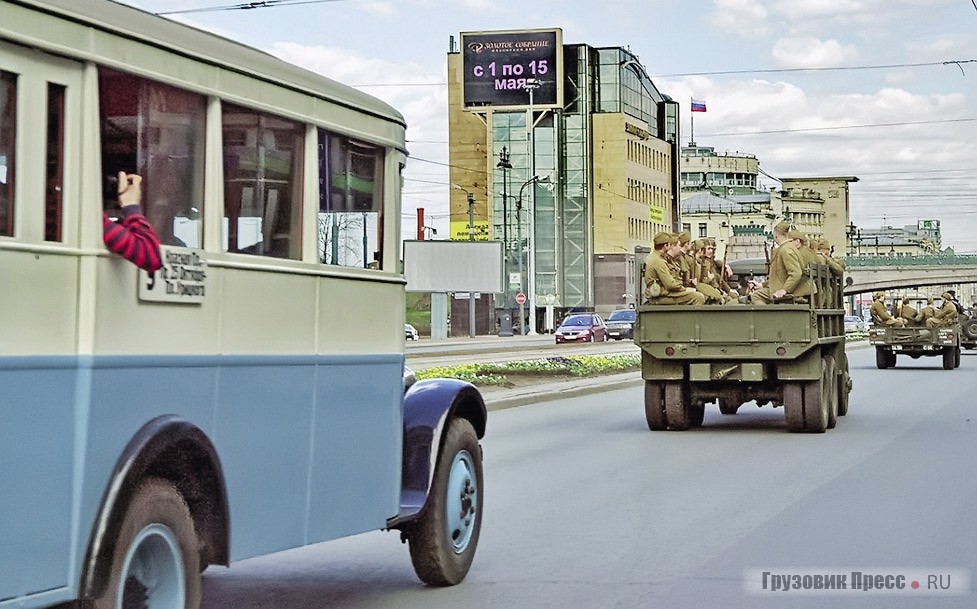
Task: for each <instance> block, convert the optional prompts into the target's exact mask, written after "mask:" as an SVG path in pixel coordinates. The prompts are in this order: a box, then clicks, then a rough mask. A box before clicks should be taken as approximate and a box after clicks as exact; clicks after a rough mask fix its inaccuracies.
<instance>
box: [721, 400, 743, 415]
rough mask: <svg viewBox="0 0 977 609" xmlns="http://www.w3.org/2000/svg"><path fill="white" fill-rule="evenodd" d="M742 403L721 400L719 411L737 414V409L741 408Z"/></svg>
mask: <svg viewBox="0 0 977 609" xmlns="http://www.w3.org/2000/svg"><path fill="white" fill-rule="evenodd" d="M740 406H741V404H733V403H732V402H723V401H722V400H720V402H719V412H721V413H723V414H727V415H730V414H736V411H738V410H739V409H740Z"/></svg>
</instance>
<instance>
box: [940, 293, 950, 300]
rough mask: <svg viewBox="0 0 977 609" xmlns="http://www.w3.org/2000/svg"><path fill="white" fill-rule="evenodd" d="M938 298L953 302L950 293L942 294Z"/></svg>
mask: <svg viewBox="0 0 977 609" xmlns="http://www.w3.org/2000/svg"><path fill="white" fill-rule="evenodd" d="M940 298H942V299H943V300H953V296H952V295H951V294H950V292H943V293H942V294H940Z"/></svg>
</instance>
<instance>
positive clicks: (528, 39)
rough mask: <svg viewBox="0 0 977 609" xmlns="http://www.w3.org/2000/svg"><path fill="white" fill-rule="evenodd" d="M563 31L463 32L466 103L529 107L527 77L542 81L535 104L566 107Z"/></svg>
mask: <svg viewBox="0 0 977 609" xmlns="http://www.w3.org/2000/svg"><path fill="white" fill-rule="evenodd" d="M562 38H563V37H562V35H561V31H560V30H558V29H555V30H522V31H505V32H462V34H461V45H462V54H463V55H462V57H463V59H462V63H463V66H464V70H465V81H464V88H465V107H466V108H474V107H484V106H493V107H498V106H527V105H528V104H529V90H528V89H527V87H526V81H527V79H536V81H538V83H539V86H538V87H537V88H536V89H534V90H533V105H535V106H540V107H547V106H549V107H553V106H561V105H562V99H561V97H562V93H563V41H562Z"/></svg>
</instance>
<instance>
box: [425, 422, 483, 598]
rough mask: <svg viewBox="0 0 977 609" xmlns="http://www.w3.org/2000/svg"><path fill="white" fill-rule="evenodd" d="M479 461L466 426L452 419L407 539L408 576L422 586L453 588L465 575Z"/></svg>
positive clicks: (478, 503) (478, 506)
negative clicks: (428, 489) (410, 567)
mask: <svg viewBox="0 0 977 609" xmlns="http://www.w3.org/2000/svg"><path fill="white" fill-rule="evenodd" d="M481 456H482V452H481V449H480V447H479V446H478V436H477V435H476V434H475V429H474V428H473V427H472V425H471V423H469V422H468V421H467V420H465V419H460V418H456V419H452V420H451V421H450V422H449V423H448V430H447V432H446V433H445V437H444V442H443V444H442V445H441V451H440V454H439V455H438V462H437V467H436V469H435V471H434V482H433V484H432V485H431V492H430V493H429V494H428V500H427V504H426V505H425V506H424V510H423V512H422V513H421V516H420V519H419V520H418V522H417V523H416V524H415V525H414V526H413V527H412V529H411V530H410V532H409V533H408V535H407V541H408V544H409V547H410V559H411V563H412V564H413V565H414V572H415V573H417V577H418V578H419V579H420V580H421V581H422V582H424V583H425V584H428V585H430V586H453V585H455V584H457V583H459V582H461V580H463V579H465V576H466V575H467V574H468V569H469V568H470V567H471V564H472V559H473V558H474V557H475V547H476V546H477V545H478V536H479V532H480V531H481V527H482V501H483V499H482V459H481Z"/></svg>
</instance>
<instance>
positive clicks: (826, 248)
mask: <svg viewBox="0 0 977 609" xmlns="http://www.w3.org/2000/svg"><path fill="white" fill-rule="evenodd" d="M817 253H818V255H820V256H821V259H822V260H823V261H824V263H825V264H827V265H828V267H830V268H831V272H832V273H834V274H835V275H836V276H837V277H842V276H843V275H844V274H845V262H844V261H843V260H838V259H836V258H835V257H834V256H832V255H831V243H830V242H829V241H828V240H827V239H819V240H818V247H817Z"/></svg>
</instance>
